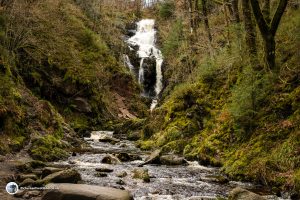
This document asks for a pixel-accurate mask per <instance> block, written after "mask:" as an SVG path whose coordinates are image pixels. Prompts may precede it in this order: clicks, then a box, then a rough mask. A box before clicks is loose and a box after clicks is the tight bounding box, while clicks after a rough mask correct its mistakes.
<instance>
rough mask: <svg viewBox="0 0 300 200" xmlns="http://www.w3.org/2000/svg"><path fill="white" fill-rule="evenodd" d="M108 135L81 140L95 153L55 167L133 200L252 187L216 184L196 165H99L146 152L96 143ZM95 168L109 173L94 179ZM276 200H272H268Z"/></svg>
mask: <svg viewBox="0 0 300 200" xmlns="http://www.w3.org/2000/svg"><path fill="white" fill-rule="evenodd" d="M112 134H113V133H112V132H106V131H99V132H95V133H94V134H92V135H91V137H89V138H85V140H86V141H87V142H88V143H89V144H90V146H91V147H92V148H93V149H95V150H96V151H95V152H104V153H83V154H78V155H77V156H72V157H70V158H69V160H68V161H62V162H60V163H59V164H60V165H61V164H63V165H69V166H71V167H73V168H75V169H77V170H78V171H79V172H80V174H81V176H82V179H83V181H84V183H88V184H93V185H100V186H109V187H115V188H121V189H126V190H129V191H131V193H132V194H133V196H134V199H136V200H166V199H169V200H196V199H197V200H200V199H216V198H217V197H226V196H227V194H228V192H229V191H230V190H231V189H232V188H234V187H236V186H237V185H239V186H243V187H244V188H248V189H255V187H256V186H254V185H252V184H249V183H238V182H228V183H225V184H224V183H220V182H218V181H216V179H215V178H214V177H217V176H220V172H219V169H218V168H212V167H204V166H201V165H199V164H198V163H197V162H195V161H194V162H188V165H187V166H186V165H179V166H165V165H144V166H143V167H138V165H140V164H141V163H143V161H142V160H140V159H137V160H133V161H129V162H122V163H119V164H103V163H101V160H102V158H103V157H104V156H106V155H107V153H105V152H109V153H110V154H114V153H120V152H123V153H129V154H135V155H139V156H140V157H141V159H143V160H144V159H145V158H146V157H147V156H148V155H149V154H150V152H143V151H141V150H140V149H138V148H136V147H135V145H134V143H133V142H131V141H128V140H126V139H124V138H123V139H122V138H121V140H120V141H119V142H118V143H116V144H110V143H103V142H99V139H100V138H103V136H109V137H111V136H112ZM96 168H108V169H112V170H113V172H111V173H107V177H97V176H96V173H97V172H96V170H95V169H96ZM136 168H139V169H141V168H143V169H148V172H149V175H150V182H149V183H145V182H143V181H142V180H140V179H134V178H133V170H134V169H136ZM124 172H126V174H127V176H125V177H123V178H120V177H118V174H120V173H124ZM270 199H276V198H270Z"/></svg>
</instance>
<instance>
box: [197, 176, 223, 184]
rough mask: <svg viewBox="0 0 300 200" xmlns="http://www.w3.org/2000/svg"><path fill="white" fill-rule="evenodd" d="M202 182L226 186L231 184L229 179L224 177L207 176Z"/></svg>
mask: <svg viewBox="0 0 300 200" xmlns="http://www.w3.org/2000/svg"><path fill="white" fill-rule="evenodd" d="M201 180H202V181H206V182H213V183H220V184H225V183H228V182H229V180H228V178H226V177H225V176H222V175H215V176H206V177H203V178H201Z"/></svg>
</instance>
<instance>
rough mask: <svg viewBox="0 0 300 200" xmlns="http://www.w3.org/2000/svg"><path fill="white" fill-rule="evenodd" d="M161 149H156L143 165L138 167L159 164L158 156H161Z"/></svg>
mask: <svg viewBox="0 0 300 200" xmlns="http://www.w3.org/2000/svg"><path fill="white" fill-rule="evenodd" d="M161 153H162V152H161V149H157V150H155V151H154V152H152V153H151V154H150V156H148V157H147V158H146V160H145V162H144V163H142V164H140V165H139V166H140V167H141V166H143V165H147V164H160V159H159V157H160V155H161Z"/></svg>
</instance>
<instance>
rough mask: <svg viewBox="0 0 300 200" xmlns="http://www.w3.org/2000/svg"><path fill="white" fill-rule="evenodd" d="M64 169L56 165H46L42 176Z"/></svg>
mask: <svg viewBox="0 0 300 200" xmlns="http://www.w3.org/2000/svg"><path fill="white" fill-rule="evenodd" d="M63 170H64V169H62V168H56V167H45V168H43V170H42V177H46V176H48V175H49V174H53V173H55V172H60V171H63Z"/></svg>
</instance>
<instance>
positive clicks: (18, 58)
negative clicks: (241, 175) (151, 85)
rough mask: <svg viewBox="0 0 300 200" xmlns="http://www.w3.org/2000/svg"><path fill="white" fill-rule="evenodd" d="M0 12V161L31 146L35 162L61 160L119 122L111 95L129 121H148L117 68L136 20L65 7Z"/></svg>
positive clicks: (36, 5)
mask: <svg viewBox="0 0 300 200" xmlns="http://www.w3.org/2000/svg"><path fill="white" fill-rule="evenodd" d="M0 9H1V14H0V53H1V57H0V75H1V76H0V134H1V136H2V139H1V142H0V144H1V145H0V153H1V154H5V153H8V152H10V151H19V150H21V149H22V148H23V147H25V146H27V145H28V149H29V151H30V154H31V156H32V157H33V158H35V159H38V160H43V161H51V160H57V159H61V158H64V157H65V156H66V155H67V151H68V150H69V149H70V148H71V145H70V144H72V145H79V144H78V141H77V142H76V137H78V136H83V135H84V134H86V133H87V132H88V131H90V130H101V129H105V128H108V127H109V128H112V126H111V125H109V124H111V123H118V122H120V121H121V122H122V120H123V119H120V118H119V117H118V113H119V112H120V111H119V109H118V104H117V102H116V98H115V96H116V94H118V95H122V97H124V98H125V99H126V102H127V105H128V109H129V110H130V111H131V112H132V113H133V114H135V115H141V116H145V115H147V113H146V112H145V104H144V103H143V102H142V100H141V98H140V97H139V95H138V94H139V93H140V87H139V86H138V84H137V83H136V82H135V81H134V80H133V78H132V76H131V75H130V74H129V72H128V70H127V69H126V68H125V67H124V66H123V63H122V62H121V61H122V60H121V59H122V53H120V49H124V42H123V40H122V39H121V36H122V34H123V33H122V31H124V29H121V28H120V27H125V25H126V23H128V22H129V21H130V20H132V19H134V18H133V17H129V16H128V14H127V13H125V12H122V13H121V12H120V11H118V10H114V11H112V10H111V9H113V7H108V8H107V9H106V10H105V12H103V11H102V10H100V8H95V6H94V4H93V3H91V4H90V3H88V4H87V3H86V2H84V3H83V2H81V1H76V2H75V1H68V0H54V1H53V0H46V1H38V2H31V1H21V0H16V1H14V2H13V4H10V3H9V2H8V3H4V4H3V5H2V3H1V7H0ZM109 13H115V15H110V14H109ZM50 19H51V20H50ZM124 91H126V92H124Z"/></svg>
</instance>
